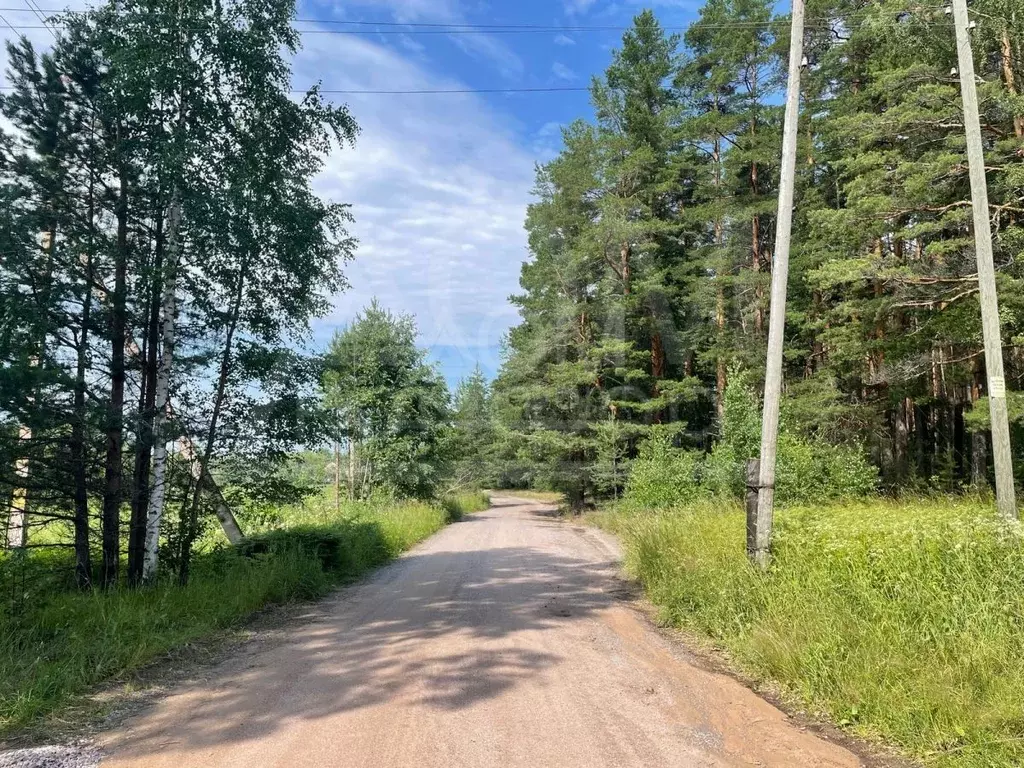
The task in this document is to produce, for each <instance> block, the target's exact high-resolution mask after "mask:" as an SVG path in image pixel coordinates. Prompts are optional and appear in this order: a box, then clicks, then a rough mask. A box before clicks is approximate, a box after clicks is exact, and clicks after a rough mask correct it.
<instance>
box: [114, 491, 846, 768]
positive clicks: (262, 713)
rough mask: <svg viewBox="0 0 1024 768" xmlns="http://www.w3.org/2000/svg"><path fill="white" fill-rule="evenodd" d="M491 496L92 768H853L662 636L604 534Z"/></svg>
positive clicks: (146, 719)
mask: <svg viewBox="0 0 1024 768" xmlns="http://www.w3.org/2000/svg"><path fill="white" fill-rule="evenodd" d="M494 501H495V505H494V506H493V507H492V508H491V509H490V510H488V511H486V512H483V513H479V514H476V515H471V516H469V517H468V518H467V519H466V520H464V521H462V522H459V523H456V524H454V525H451V526H449V527H448V528H446V529H445V530H443V531H441V532H440V533H438V534H437V535H436V536H434V537H432V538H431V539H429V540H428V541H426V542H424V543H423V544H421V545H420V546H419V547H417V548H416V549H414V550H412V551H411V552H409V553H408V554H407V555H405V556H404V557H402V558H400V559H399V560H397V561H395V562H394V563H392V564H391V565H389V566H387V567H386V568H383V569H381V570H380V571H379V572H377V573H376V574H375V575H374V576H372V577H371V578H370V579H368V580H367V581H365V582H362V583H360V584H358V585H356V586H353V587H351V588H349V589H345V590H342V591H341V592H339V593H338V595H337V596H336V597H334V598H331V599H329V600H327V601H325V602H324V603H322V604H320V605H318V606H317V608H316V616H315V617H314V618H313V619H312V620H311V621H308V622H304V623H301V624H299V625H298V626H296V628H295V630H294V632H293V633H292V635H291V636H290V637H289V638H288V639H287V640H286V641H285V642H283V643H280V644H277V645H275V646H273V647H264V648H259V647H258V646H257V647H256V648H255V649H253V650H251V651H248V652H243V653H242V654H241V655H240V656H238V657H237V658H235V659H232V660H231V661H229V662H227V663H225V664H223V665H221V666H219V667H217V668H216V669H214V670H213V671H212V672H210V673H209V675H208V679H205V680H202V681H197V682H195V683H192V684H189V685H188V686H185V687H182V688H180V689H178V690H177V691H176V692H174V693H172V694H171V695H169V696H168V697H167V698H165V699H164V700H162V701H161V702H160V703H159V704H158V705H156V706H154V707H152V708H151V709H148V710H146V711H144V712H142V713H140V714H139V715H137V716H135V717H134V718H133V719H131V720H129V721H128V722H126V723H125V724H124V725H122V726H121V727H120V728H118V729H117V730H115V731H113V732H111V733H109V734H108V735H107V736H105V737H104V738H103V740H102V743H101V744H100V745H99V746H100V747H101V749H102V750H103V751H104V753H105V754H106V757H105V758H104V759H103V761H102V766H103V768H119V767H121V766H134V767H137V768H142V767H146V768H191V767H192V766H196V767H199V766H203V767H204V768H250V766H259V767H260V768H321V767H324V768H326V767H328V766H330V767H335V766H337V767H341V766H353V767H359V768H399V767H401V768H405V767H406V766H415V767H416V768H432V767H434V766H438V767H440V766H460V767H461V766H474V767H475V766H481V767H484V766H486V767H490V766H493V767H494V768H518V767H520V766H521V767H522V768H542V767H543V766H566V767H572V768H575V767H576V766H579V767H580V768H601V767H603V766H636V767H637V768H639V767H641V766H643V768H653V767H656V766H680V767H683V766H685V767H686V768H696V767H697V766H751V765H753V766H778V767H779V768H803V767H804V766H806V767H807V768H812V767H813V768H830V767H832V766H843V767H847V766H848V767H850V768H852V767H853V766H860V765H861V762H860V760H859V759H858V758H857V757H856V756H855V755H854V754H852V753H851V752H849V751H847V750H846V749H844V748H842V747H840V746H837V745H835V744H833V743H831V742H829V741H826V740H824V739H822V738H821V737H819V736H816V735H815V734H813V733H812V732H810V731H807V730H803V729H801V728H800V727H799V725H798V724H796V723H794V722H792V721H790V720H789V719H788V718H787V717H786V716H785V715H784V714H783V713H782V712H780V711H779V710H777V709H776V708H775V707H773V706H772V705H770V704H768V703H767V702H765V701H764V700H762V699H760V698H759V697H758V696H756V695H755V694H754V693H752V692H751V691H750V690H748V689H747V688H745V687H744V686H743V685H741V684H740V683H738V682H737V681H735V680H733V679H732V678H730V677H728V676H726V675H722V674H717V673H715V672H710V671H708V670H707V669H705V668H703V667H702V666H701V665H700V664H699V663H698V662H697V661H696V660H695V659H693V658H691V657H690V656H689V655H688V654H687V653H686V651H685V650H684V649H682V648H681V647H679V646H678V644H677V643H675V642H674V641H672V640H671V639H668V638H666V637H664V636H663V635H662V634H661V633H659V632H658V631H657V630H656V629H654V628H653V627H652V626H651V625H650V624H649V622H648V621H647V619H646V618H645V617H644V615H643V614H642V613H641V612H640V611H638V610H637V609H636V608H635V607H634V606H633V605H632V603H631V599H630V594H629V592H630V590H629V588H628V586H627V585H626V584H625V583H624V582H622V581H621V580H619V578H618V576H617V573H618V553H617V552H616V547H615V544H614V542H612V541H611V540H610V539H608V538H606V537H604V536H603V535H602V534H600V533H597V532H594V531H591V530H589V529H584V528H581V527H578V526H573V525H572V524H571V523H567V522H564V521H561V520H558V519H556V518H554V517H553V516H552V515H551V513H550V512H548V511H546V510H547V509H549V508H546V507H544V505H541V504H537V503H533V502H526V501H521V500H516V499H512V498H501V497H496V498H495V500H494Z"/></svg>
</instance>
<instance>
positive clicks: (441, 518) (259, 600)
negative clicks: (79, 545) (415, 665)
mask: <svg viewBox="0 0 1024 768" xmlns="http://www.w3.org/2000/svg"><path fill="white" fill-rule="evenodd" d="M486 506H487V498H486V496H484V495H482V494H467V495H463V496H459V497H455V498H452V499H447V500H445V502H444V503H443V504H442V503H439V504H427V503H420V502H402V503H377V504H373V503H360V504H354V505H344V506H343V508H342V511H341V514H340V515H338V514H337V511H336V510H333V507H332V508H331V509H332V510H333V512H332V514H326V513H325V514H324V515H319V514H317V515H313V512H314V511H316V512H320V511H323V510H321V509H320V506H318V505H317V504H314V505H312V506H311V507H310V509H309V514H308V515H307V517H306V520H305V521H304V520H302V516H301V513H300V512H299V511H298V510H292V511H291V514H290V520H289V525H288V527H280V528H278V529H276V530H273V531H266V532H263V533H261V534H258V535H256V536H254V537H252V540H251V541H249V542H247V543H246V545H245V546H244V547H242V548H241V549H239V550H225V549H220V550H214V551H210V552H207V553H204V554H202V555H200V556H199V557H198V558H197V560H196V563H195V566H194V567H193V571H192V578H191V580H190V582H189V584H188V585H187V586H185V587H180V586H177V585H176V584H175V583H173V582H172V581H171V580H168V581H166V582H162V583H160V584H157V585H154V586H152V587H149V588H146V589H141V590H128V589H118V590H112V591H108V592H99V591H96V592H92V593H89V594H80V593H76V592H70V591H62V592H61V591H56V592H36V593H35V594H34V595H33V599H32V601H31V603H30V604H29V605H28V606H24V607H23V608H22V609H20V610H17V611H8V612H6V613H2V612H0V733H6V732H10V731H12V730H15V729H17V728H20V727H24V726H25V725H27V724H28V723H30V722H32V721H33V720H34V719H36V718H38V717H39V716H41V715H44V714H46V713H47V712H50V711H51V710H53V709H54V708H56V707H58V706H59V705H61V704H62V703H64V702H66V701H67V700H68V699H69V698H71V697H74V696H76V695H78V694H81V693H83V692H85V691H86V690H88V689H89V688H90V687H91V686H93V685H95V684H96V683H98V682H101V681H103V680H107V679H110V678H115V677H119V676H122V675H125V674H127V673H130V672H132V671H133V670H137V669H139V668H140V667H142V666H144V665H145V664H147V663H149V662H151V661H153V660H154V659H156V658H158V657H160V656H161V655H163V654H166V653H168V652H169V651H171V650H173V649H175V648H178V647H181V646H183V645H185V644H187V643H190V642H193V641H195V640H198V639H200V638H203V637H206V636H209V635H211V634H213V633H216V632H217V631H219V630H222V629H225V628H227V627H231V626H233V625H237V624H239V623H240V622H242V621H244V620H245V619H246V618H247V617H249V616H251V615H252V614H253V613H254V612H256V611H258V610H259V609H260V608H263V607H265V606H267V605H271V604H280V603H288V602H292V601H297V600H309V599H313V598H316V597H320V596H322V595H324V594H326V593H327V592H328V591H329V590H330V589H331V588H332V587H334V586H335V585H336V584H338V583H339V582H342V581H346V580H350V579H352V578H354V577H357V576H359V575H360V574H362V573H364V572H366V571H367V570H368V569H370V568H373V567H375V566H377V565H380V564H382V563H384V562H386V561H387V560H389V559H390V558H392V557H395V556H396V555H398V554H399V553H401V552H403V551H404V550H406V549H408V548H409V547H411V546H413V545H414V544H416V543H417V542H419V541H421V540H423V539H425V538H426V537H427V536H429V535H431V534H432V533H434V532H435V531H437V530H438V529H439V528H441V527H442V526H443V525H445V523H447V522H448V521H449V520H452V519H455V518H457V517H459V516H461V515H462V514H463V513H466V512H471V511H476V510H479V509H482V508H486ZM309 521H313V522H312V523H310V522H309Z"/></svg>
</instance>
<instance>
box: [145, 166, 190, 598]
mask: <svg viewBox="0 0 1024 768" xmlns="http://www.w3.org/2000/svg"><path fill="white" fill-rule="evenodd" d="M180 223H181V192H180V189H179V188H178V187H177V186H175V189H174V193H173V194H172V195H171V203H170V206H169V210H168V215H167V275H166V278H165V279H164V292H163V297H162V300H161V317H160V344H161V349H160V362H159V368H158V369H157V376H156V402H155V403H154V408H155V414H154V416H153V434H154V435H155V436H156V444H155V445H154V446H153V490H152V492H151V493H150V495H149V508H148V509H147V512H146V552H145V557H144V558H143V564H142V579H143V581H147V582H149V581H152V580H153V579H154V578H155V577H156V571H157V564H158V552H159V546H160V521H161V520H162V519H163V513H164V498H165V496H166V494H165V490H166V481H167V435H166V434H165V433H166V431H167V422H168V405H169V402H170V393H171V369H172V367H173V364H174V342H175V334H174V332H175V322H176V317H175V314H176V311H177V297H176V295H175V292H176V289H177V275H178V259H179V257H180V253H181V244H180V242H179V237H178V229H179V226H180Z"/></svg>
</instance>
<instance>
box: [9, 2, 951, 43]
mask: <svg viewBox="0 0 1024 768" xmlns="http://www.w3.org/2000/svg"><path fill="white" fill-rule="evenodd" d="M26 1H28V0H26ZM35 8H37V9H38V10H39V11H40V12H42V13H62V11H57V10H54V9H46V10H44V9H41V8H39V7H38V5H36V6H35ZM942 8H943V6H940V5H936V6H919V7H917V8H915V9H914V10H915V11H929V10H934V11H939V10H942ZM24 10H25V9H24V8H6V7H0V11H24ZM873 13H875V11H867V10H865V11H860V12H851V13H848V14H844V15H842V16H838V17H830V18H819V19H808V20H807V24H808V25H829V24H833V23H835V22H837V21H839V22H841V21H843V20H845V19H855V18H858V17H860V16H868V15H871V14H873ZM37 15H38V14H37ZM897 15H898V14H897ZM295 21H296V23H301V24H323V25H339V26H354V27H359V29H299V30H296V31H297V32H299V33H300V34H311V35H459V34H490V35H500V34H559V33H562V34H566V33H583V32H625V31H627V30H630V29H632V27H630V26H613V25H576V26H567V25H562V26H559V25H542V24H468V23H458V22H397V21H349V20H341V19H325V18H297V19H295ZM783 22H784V20H783V19H764V20H759V21H727V22H704V21H701V20H700V19H697V20H695V21H694V22H693V23H692V24H690V25H687V26H670V27H664V28H663V29H665V30H666V31H675V32H679V31H685V30H688V29H691V28H694V27H696V28H699V29H767V28H769V27H771V26H772V25H777V24H780V23H783ZM371 27H383V29H371ZM12 28H14V27H12ZM39 28H40V27H36V26H21V27H17V29H39Z"/></svg>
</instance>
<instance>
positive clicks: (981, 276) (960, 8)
mask: <svg viewBox="0 0 1024 768" xmlns="http://www.w3.org/2000/svg"><path fill="white" fill-rule="evenodd" d="M970 24H971V20H970V18H969V17H968V15H967V0H953V26H954V27H956V55H957V59H958V60H959V65H960V66H959V70H960V94H961V98H962V99H963V102H964V132H965V133H966V135H967V160H968V164H969V165H970V174H971V207H972V208H973V210H974V250H975V253H976V255H977V258H978V287H979V289H980V298H981V328H982V334H983V336H984V338H985V371H986V372H987V373H988V406H989V413H990V415H991V417H992V457H993V459H994V460H995V469H996V506H997V507H998V508H999V512H1000V513H1001V514H1002V515H1004V516H1005V517H1008V518H1014V519H1015V518H1016V517H1017V500H1016V493H1015V490H1014V487H1013V462H1012V459H1011V458H1010V422H1009V417H1008V416H1007V413H1006V379H1005V378H1004V375H1003V344H1002V340H1001V337H1002V334H1001V331H1000V328H999V302H998V299H997V297H996V270H995V266H994V263H993V259H992V230H991V229H990V227H989V220H988V187H987V186H986V183H985V155H984V151H983V149H982V144H981V120H980V118H979V116H978V91H977V88H976V87H975V83H974V55H973V53H972V52H971V33H970Z"/></svg>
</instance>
